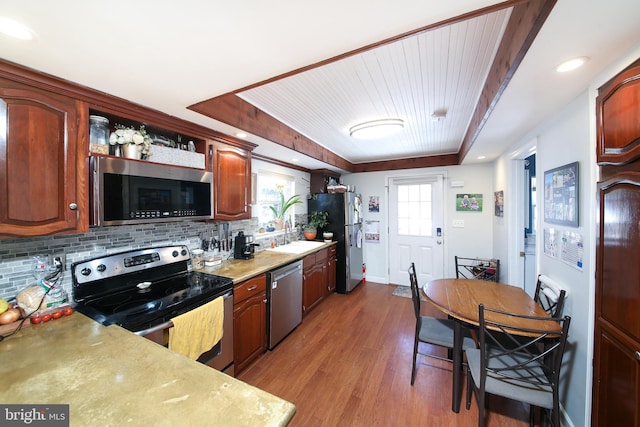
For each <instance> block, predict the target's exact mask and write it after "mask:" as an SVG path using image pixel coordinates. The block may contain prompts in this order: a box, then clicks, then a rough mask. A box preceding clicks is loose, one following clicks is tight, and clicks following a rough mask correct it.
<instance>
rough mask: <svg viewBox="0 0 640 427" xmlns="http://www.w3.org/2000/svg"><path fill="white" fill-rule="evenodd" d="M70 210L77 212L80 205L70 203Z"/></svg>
mask: <svg viewBox="0 0 640 427" xmlns="http://www.w3.org/2000/svg"><path fill="white" fill-rule="evenodd" d="M69 209H71V210H72V211H75V210H76V209H78V204H77V203H69Z"/></svg>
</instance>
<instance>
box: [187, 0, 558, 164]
mask: <svg viewBox="0 0 640 427" xmlns="http://www.w3.org/2000/svg"><path fill="white" fill-rule="evenodd" d="M555 3H556V1H555V0H528V1H506V2H504V3H501V4H499V5H496V6H492V7H488V8H485V9H482V10H478V11H474V12H471V13H468V14H465V15H463V16H459V17H456V18H453V19H451V20H448V21H445V22H441V23H438V24H436V25H432V26H429V27H425V28H421V29H418V30H416V31H412V32H410V33H407V34H402V35H399V36H397V37H394V38H392V39H389V40H384V41H381V42H379V43H376V44H375V45H371V46H366V47H364V48H362V49H358V50H356V51H353V52H348V53H345V54H343V55H340V56H338V57H335V58H331V59H329V60H327V61H323V62H322V63H319V64H313V65H310V66H308V67H305V68H302V69H299V70H295V71H292V72H290V73H287V74H285V75H282V76H277V77H274V78H273V79H270V80H268V81H264V82H260V83H256V84H254V85H252V86H249V87H246V88H241V89H238V90H237V91H234V92H232V93H229V94H225V95H222V96H218V97H216V98H212V99H209V100H205V101H202V102H199V103H197V104H194V105H192V106H190V107H189V108H190V109H192V110H194V111H196V112H199V113H201V114H204V115H206V116H209V117H211V118H213V119H216V120H219V121H221V122H224V123H227V124H229V125H231V126H234V127H237V128H239V129H242V130H244V131H246V132H249V133H252V134H255V135H258V136H260V137H262V138H265V139H268V140H270V141H272V142H275V143H278V144H280V145H282V146H285V147H287V148H290V149H293V150H295V151H298V152H300V153H303V154H306V155H308V156H310V157H313V158H315V159H317V160H320V161H323V162H325V163H328V164H329V165H332V166H334V167H336V168H339V169H342V170H345V171H347V172H361V171H374V170H391V169H404V168H413V167H429V166H441V165H454V164H459V163H461V162H462V160H463V159H464V156H465V155H466V153H467V152H468V150H469V148H470V147H471V145H472V144H473V142H474V141H475V138H476V137H477V135H478V133H479V132H480V131H481V129H482V126H483V124H484V122H485V121H486V120H487V118H488V117H489V115H490V114H491V111H492V109H493V108H494V106H495V105H496V103H497V102H498V100H499V98H500V95H501V94H502V92H503V91H504V89H505V88H506V85H507V84H508V83H509V80H510V79H511V77H512V76H513V74H514V73H515V70H516V69H517V67H518V65H519V64H520V63H521V61H522V59H523V58H524V55H525V53H526V51H527V50H528V48H529V47H530V46H531V44H532V42H533V40H534V38H535V36H536V35H537V33H538V31H539V30H540V28H541V26H542V24H543V22H544V21H545V19H546V18H547V16H548V15H549V13H550V12H551V9H552V8H553V6H554V5H555ZM441 113H446V117H445V118H444V119H441V120H437V121H436V120H434V118H433V117H432V116H433V115H434V114H436V115H437V114H441ZM379 118H400V119H402V120H403V121H404V123H405V126H404V128H403V130H402V131H401V132H399V133H397V134H395V135H393V136H390V137H386V138H380V139H375V140H368V141H363V140H356V139H353V138H351V137H350V136H349V128H350V127H351V126H353V125H355V124H357V123H360V122H364V121H369V120H375V119H379Z"/></svg>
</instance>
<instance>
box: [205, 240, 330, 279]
mask: <svg viewBox="0 0 640 427" xmlns="http://www.w3.org/2000/svg"><path fill="white" fill-rule="evenodd" d="M335 244H336V242H329V243H324V244H323V245H322V246H318V247H317V248H314V249H310V250H308V251H305V252H302V253H299V254H288V253H282V252H275V251H270V250H262V251H260V252H256V254H255V256H254V257H253V258H251V259H229V260H226V261H223V262H222V264H221V265H219V266H216V267H204V268H202V269H201V270H198V271H202V272H205V273H211V274H217V275H218V276H225V277H229V278H231V279H233V283H236V284H237V283H240V282H242V281H244V280H247V279H250V278H252V277H254V276H257V275H258V274H262V273H265V272H267V271H270V270H273V269H275V268H278V267H280V266H282V265H285V264H289V263H290V262H293V261H295V260H297V259H302V258H304V257H305V256H306V255H309V254H312V253H314V252H318V251H320V250H322V249H325V248H328V247H330V246H333V245H335Z"/></svg>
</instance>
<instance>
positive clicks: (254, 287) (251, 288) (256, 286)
mask: <svg viewBox="0 0 640 427" xmlns="http://www.w3.org/2000/svg"><path fill="white" fill-rule="evenodd" d="M256 289H258V285H253V286H252V287H250V288H247V290H248V291H255V290H256Z"/></svg>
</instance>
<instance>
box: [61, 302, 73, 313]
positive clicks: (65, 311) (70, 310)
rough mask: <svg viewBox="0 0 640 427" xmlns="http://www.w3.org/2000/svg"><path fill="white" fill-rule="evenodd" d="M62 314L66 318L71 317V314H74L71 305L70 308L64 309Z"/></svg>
mask: <svg viewBox="0 0 640 427" xmlns="http://www.w3.org/2000/svg"><path fill="white" fill-rule="evenodd" d="M62 313H63V314H64V315H65V316H69V315H71V313H73V307H71V306H70V305H68V306H66V307H64V308H63V309H62Z"/></svg>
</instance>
